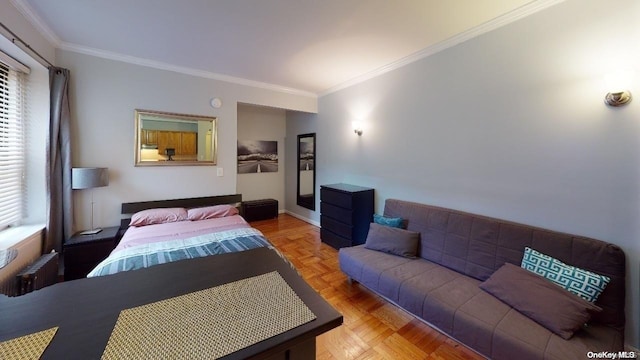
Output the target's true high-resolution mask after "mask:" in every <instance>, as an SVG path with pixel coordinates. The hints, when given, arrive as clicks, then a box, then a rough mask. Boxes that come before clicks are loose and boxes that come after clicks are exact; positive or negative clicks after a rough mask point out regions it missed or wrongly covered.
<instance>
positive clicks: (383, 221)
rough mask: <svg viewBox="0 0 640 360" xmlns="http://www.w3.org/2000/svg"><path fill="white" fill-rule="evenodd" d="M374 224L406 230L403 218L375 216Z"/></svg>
mask: <svg viewBox="0 0 640 360" xmlns="http://www.w3.org/2000/svg"><path fill="white" fill-rule="evenodd" d="M373 222H374V223H376V224H380V225H384V226H391V227H396V228H404V223H403V220H402V218H399V217H393V218H392V217H386V216H382V215H380V214H373Z"/></svg>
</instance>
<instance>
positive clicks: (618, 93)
mask: <svg viewBox="0 0 640 360" xmlns="http://www.w3.org/2000/svg"><path fill="white" fill-rule="evenodd" d="M632 78H633V72H632V71H631V70H626V69H625V70H620V71H617V72H615V73H611V74H607V75H606V76H605V78H604V83H605V86H606V89H607V90H610V92H609V93H607V95H606V96H605V97H604V102H605V104H607V105H609V106H613V107H618V106H624V105H626V104H628V103H629V102H630V101H631V92H630V91H629V88H630V84H631V79H632Z"/></svg>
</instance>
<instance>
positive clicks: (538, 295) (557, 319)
mask: <svg viewBox="0 0 640 360" xmlns="http://www.w3.org/2000/svg"><path fill="white" fill-rule="evenodd" d="M480 288H481V289H482V290H484V291H486V292H488V293H489V294H491V295H493V296H495V297H497V298H498V299H500V300H502V302H504V303H506V304H507V305H509V306H511V307H513V308H514V309H516V310H518V311H519V312H520V313H521V314H523V315H525V316H527V317H529V318H530V319H532V320H533V321H535V322H537V323H538V324H540V325H542V326H544V327H545V328H547V329H548V330H549V331H551V332H553V333H555V334H557V335H558V336H560V337H561V338H563V339H565V340H568V339H570V338H571V337H572V336H573V334H574V333H575V332H576V331H578V330H580V328H582V326H583V325H584V324H586V323H587V322H588V321H589V319H591V315H592V314H593V313H596V312H600V311H602V309H601V308H600V307H598V306H596V305H594V304H593V303H591V302H589V301H587V300H585V299H583V298H581V297H579V296H577V295H575V294H573V293H570V292H569V291H567V290H565V289H563V288H562V287H560V286H558V285H556V284H554V283H552V282H551V281H549V280H547V279H545V278H543V277H542V276H540V275H537V274H534V273H532V272H531V271H528V270H525V269H523V268H521V267H519V266H516V265H513V264H509V263H507V264H504V265H502V267H501V268H499V269H498V270H496V272H494V273H493V274H492V275H491V276H490V277H489V278H488V279H487V280H486V281H485V282H483V283H481V284H480Z"/></svg>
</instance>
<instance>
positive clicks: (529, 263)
mask: <svg viewBox="0 0 640 360" xmlns="http://www.w3.org/2000/svg"><path fill="white" fill-rule="evenodd" d="M521 266H522V268H524V269H527V270H529V271H531V272H534V273H536V274H538V275H541V276H543V277H545V278H547V279H549V280H551V281H553V282H554V283H556V284H558V285H560V286H562V287H563V288H565V289H567V290H569V291H571V292H572V293H574V294H576V295H578V296H580V297H581V298H583V299H585V300H587V301H591V302H595V301H596V300H597V299H598V296H600V294H601V293H602V291H604V288H605V287H606V286H607V284H608V283H609V281H610V280H611V279H610V278H609V277H608V276H604V275H600V274H596V273H593V272H591V271H588V270H584V269H580V268H577V267H575V266H571V265H567V264H565V263H563V262H562V261H560V260H558V259H556V258H553V257H551V256H549V255H545V254H543V253H541V252H538V251H536V250H533V249H531V248H529V247H525V248H524V256H523V257H522V264H521Z"/></svg>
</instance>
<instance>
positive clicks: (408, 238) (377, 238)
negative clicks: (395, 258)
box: [364, 223, 420, 258]
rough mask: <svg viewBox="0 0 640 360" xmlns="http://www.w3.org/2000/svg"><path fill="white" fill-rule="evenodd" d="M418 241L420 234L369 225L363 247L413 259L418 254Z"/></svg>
mask: <svg viewBox="0 0 640 360" xmlns="http://www.w3.org/2000/svg"><path fill="white" fill-rule="evenodd" d="M419 241H420V233H417V232H414V231H408V230H404V229H399V228H395V227H389V226H384V225H380V224H376V223H371V224H370V225H369V234H368V235H367V240H366V242H365V244H364V247H365V248H367V249H371V250H377V251H382V252H386V253H390V254H394V255H399V256H404V257H408V258H414V257H416V255H417V254H418V242H419Z"/></svg>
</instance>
